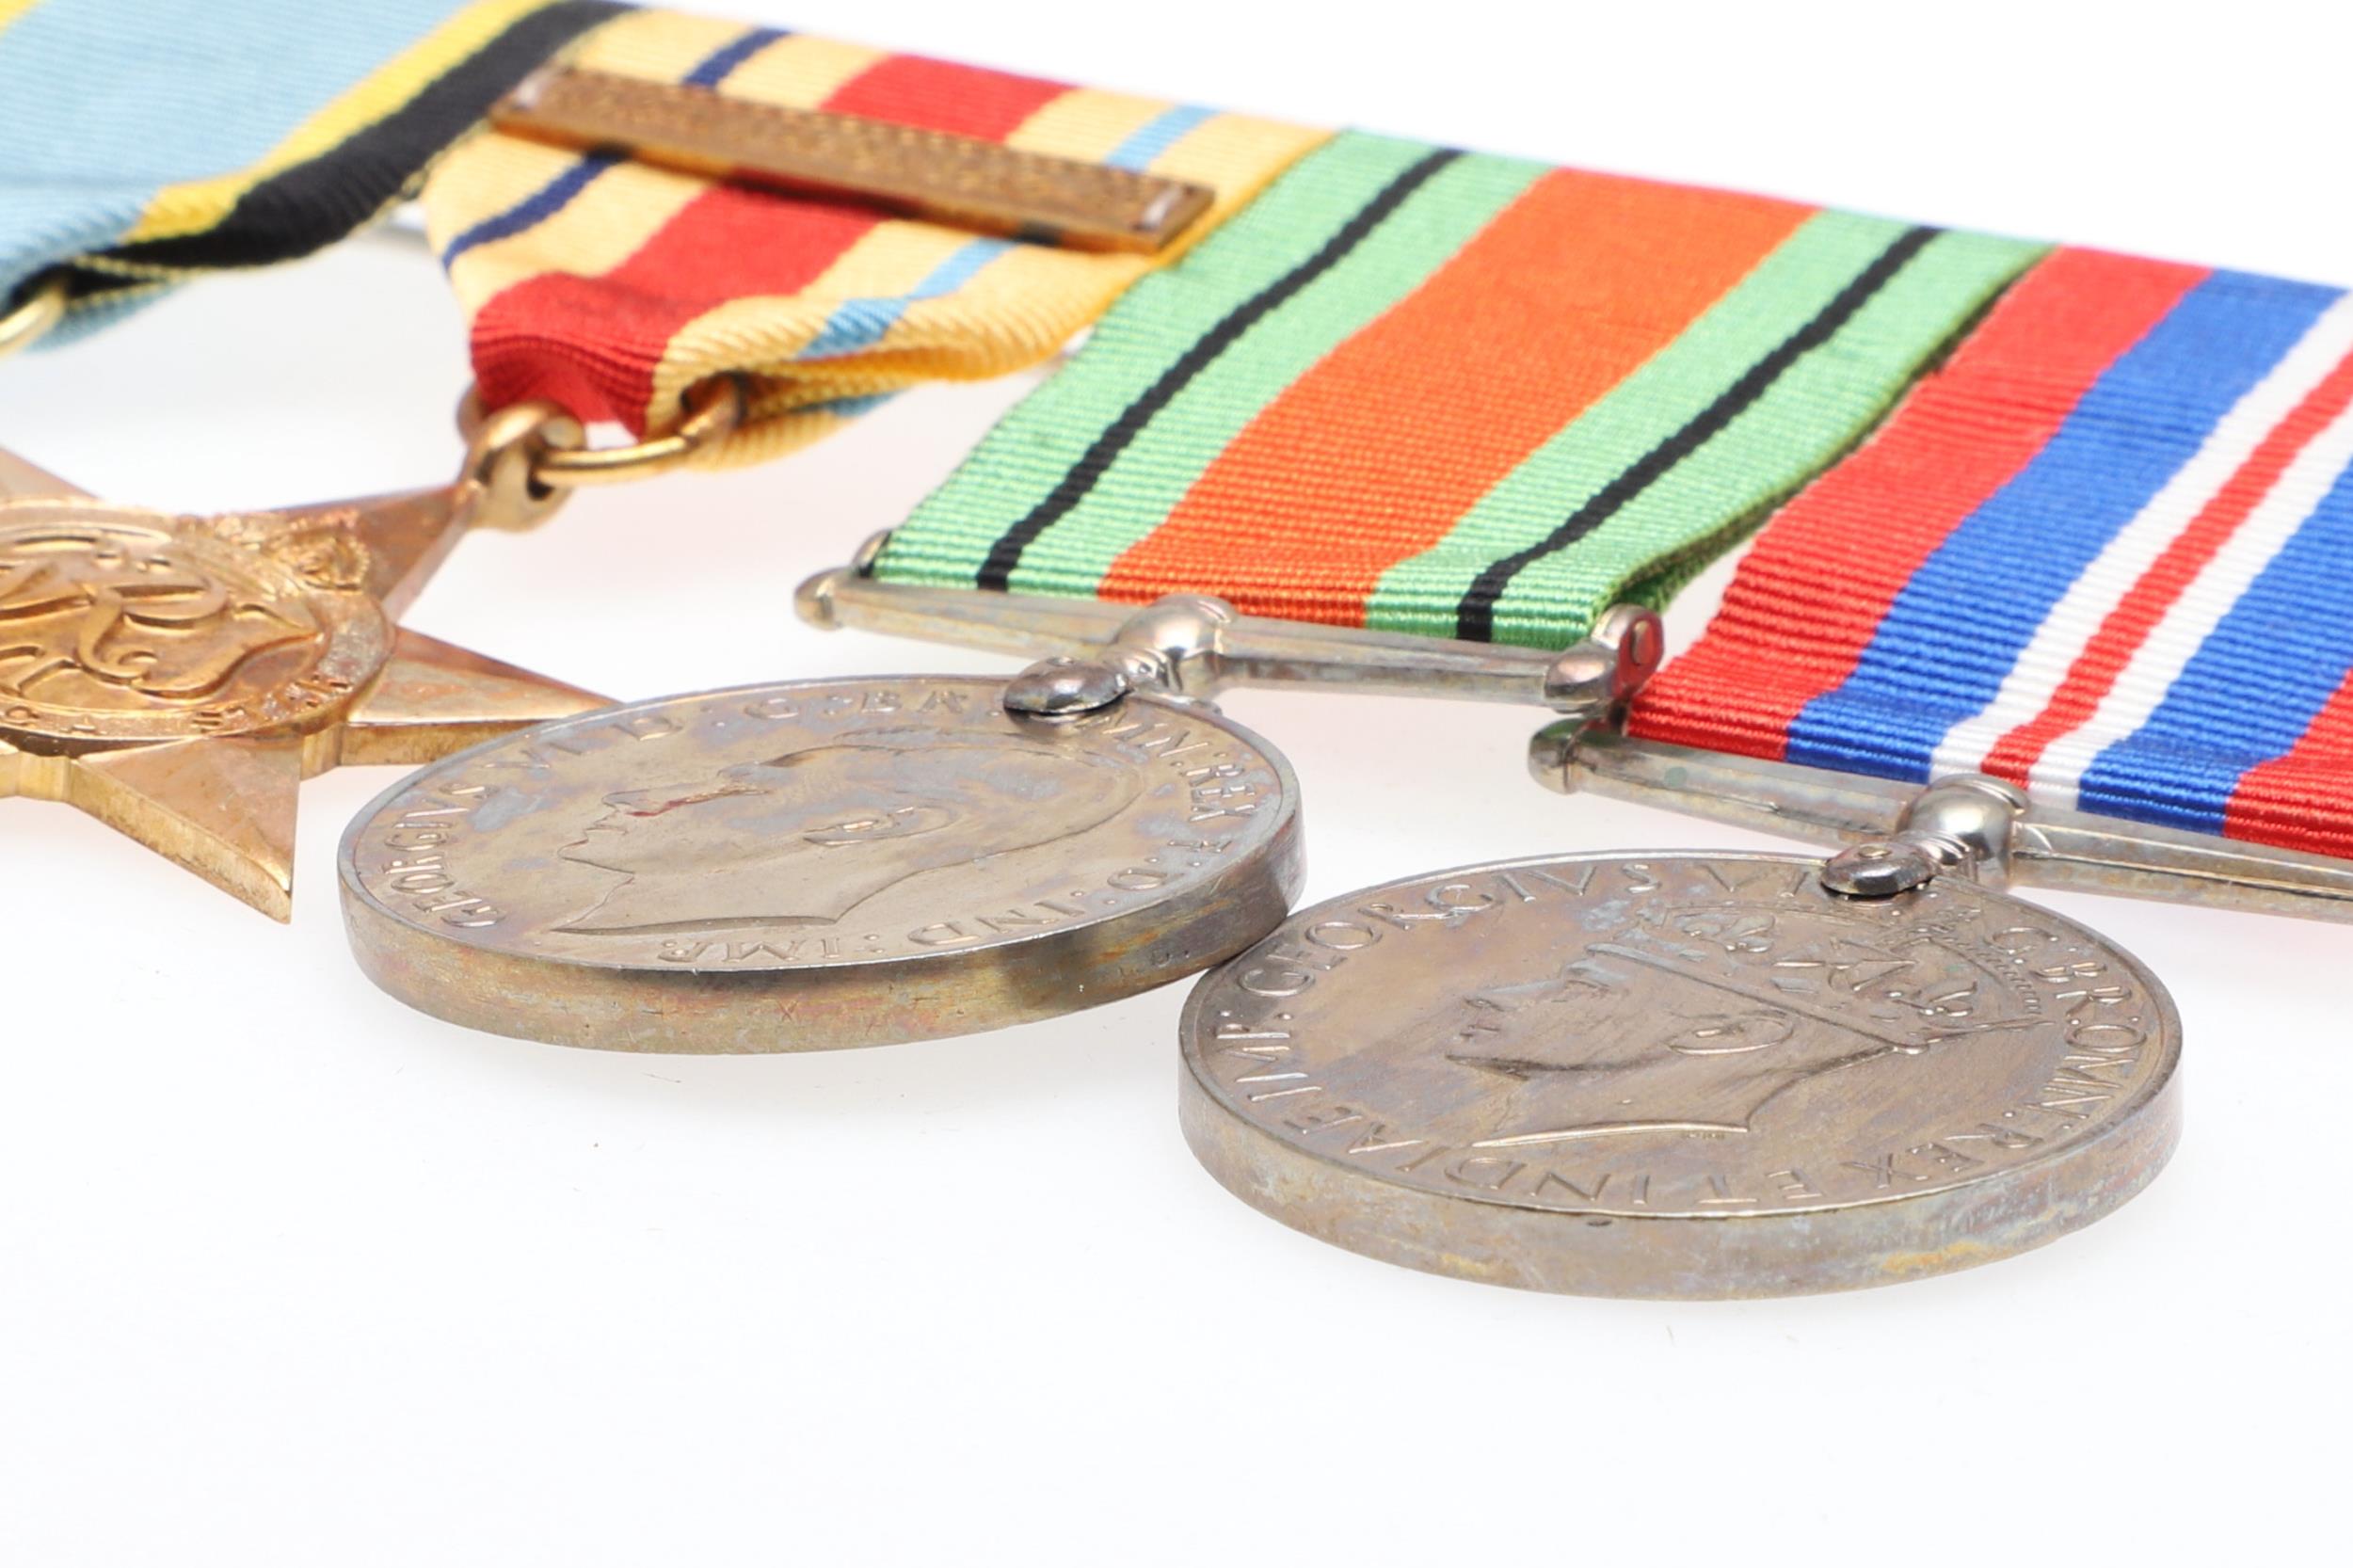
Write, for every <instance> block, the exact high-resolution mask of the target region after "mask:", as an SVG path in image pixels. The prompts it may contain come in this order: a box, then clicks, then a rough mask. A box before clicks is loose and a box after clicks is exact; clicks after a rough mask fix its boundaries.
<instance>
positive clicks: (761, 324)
mask: <svg viewBox="0 0 2353 1568" xmlns="http://www.w3.org/2000/svg"><path fill="white" fill-rule="evenodd" d="M574 60H575V63H577V64H578V65H579V66H580V67H582V68H584V69H586V70H593V71H599V72H611V73H615V74H619V75H627V76H635V77H639V78H642V79H647V80H653V81H660V82H665V83H682V84H688V85H691V86H694V87H697V88H709V89H711V90H712V91H715V92H717V93H719V94H722V95H724V96H728V97H738V98H744V99H749V100H753V101H756V102H760V103H764V104H781V105H785V106H787V107H792V108H800V109H815V110H821V111H824V112H827V113H832V114H840V115H855V116H860V117H863V118H867V119H872V120H886V121H889V122H892V123H895V124H900V125H906V126H913V127H918V128H920V129H924V130H930V131H939V132H946V133H949V134H952V135H954V136H968V137H975V138H980V139H984V140H987V141H993V142H998V143H1001V144H1003V145H1005V146H1007V147H1011V148H1016V149H1019V150H1024V151H1028V152H1040V153H1048V154H1052V155H1055V156H1059V157H1066V158H1074V159H1080V160H1084V161H1087V162H1092V163H1102V164H1109V165H1112V166H1114V167H1117V168H1127V169H1132V170H1141V171H1148V172H1151V173H1154V174H1160V175H1167V176H1170V177H1172V178H1176V179H1180V180H1187V181H1192V182H1196V183H1199V184H1206V185H1209V186H1210V187H1212V188H1213V189H1214V190H1215V191H1216V193H1217V201H1216V204H1215V205H1214V206H1213V207H1212V208H1211V209H1210V211H1209V214H1208V215H1207V216H1205V217H1204V218H1203V219H1201V220H1200V221H1198V222H1196V223H1195V224H1194V225H1193V227H1192V228H1191V229H1190V230H1188V231H1187V232H1186V233H1185V235H1184V236H1182V237H1180V238H1179V239H1178V240H1177V242H1176V243H1175V244H1173V245H1171V246H1170V247H1169V248H1166V249H1165V250H1163V251H1161V252H1160V253H1157V254H1154V255H1137V254H1120V253H1112V254H1106V253H1098V252H1090V251H1082V250H1076V249H1067V248H1058V247H1055V246H1051V245H1043V244H1025V243H1021V242H1019V241H1015V240H1007V239H1001V238H997V237H992V236H985V235H979V234H976V233H974V232H971V231H970V230H966V229H960V228H957V227H954V226H952V225H949V224H944V223H938V222H932V221H926V220H921V219H917V218H908V217H894V216H890V215H888V213H886V212H884V211H883V210H881V209H879V208H877V207H874V206H872V205H868V204H862V203H859V202H856V201H853V200H828V199H825V198H823V197H815V196H805V195H797V194H788V193H783V192H778V191H775V190H769V189H763V188H760V187H758V186H755V185H751V184H737V183H728V182H725V181H714V180H712V179H708V178H703V177H699V176H696V175H694V174H689V173H682V172H679V171H677V170H675V169H671V168H658V167H655V166H654V165H653V164H651V163H649V162H646V161H640V160H632V159H629V158H626V157H623V156H619V155H617V154H615V153H610V152H604V153H599V152H573V151H569V150H566V149H563V148H558V147H553V146H550V145H546V144H544V143H541V142H538V141H534V140H529V139H525V138H523V137H520V136H504V135H486V136H477V137H474V138H472V139H471V140H469V141H468V142H466V143H465V144H464V145H463V146H461V147H460V148H458V149H457V150H456V152H453V153H452V155H451V156H450V157H449V158H448V159H447V160H445V161H444V162H443V163H442V164H441V165H440V167H439V168H437V169H436V170H435V172H434V175H433V177H432V179H431V181H430V182H429V183H428V184H427V186H426V189H425V197H424V200H425V207H426V213H427V217H428V221H429V225H430V230H431V233H432V237H433V243H434V247H435V248H436V250H437V251H438V252H439V254H440V257H441V259H442V262H443V264H444V265H446V266H447V268H448V270H449V275H450V280H451V282H452V283H453V284H454V285H455V287H456V292H457V296H458V299H459V301H460V302H461V304H462V305H463V306H464V308H465V311H466V314H467V318H468V320H469V322H470V323H471V330H472V348H473V360H474V375H475V378H476V380H477V382H478V384H479V385H480V387H481V390H482V393H483V396H484V398H485V399H486V401H487V402H488V403H489V404H490V405H491V406H493V407H496V406H500V405H503V404H508V403H513V402H517V401H520V400H522V399H526V398H548V399H552V401H554V402H556V403H559V404H561V405H563V406H564V407H565V408H567V409H568V410H569V411H570V412H571V413H573V414H574V415H576V416H577V417H579V418H581V419H583V420H585V421H591V422H594V421H601V420H610V421H614V422H617V423H619V424H624V425H626V426H628V427H629V428H630V429H631V430H632V431H635V432H637V433H639V434H645V433H647V432H648V431H661V430H665V429H667V428H669V427H671V426H673V425H675V424H677V423H678V420H679V418H680V395H681V394H682V393H683V392H685V391H686V390H687V389H689V388H691V387H693V386H694V385H696V383H697V382H701V381H704V380H707V379H709V378H710V377H712V376H719V375H724V374H735V375H742V376H747V377H749V379H750V381H751V390H750V413H749V417H748V418H747V419H746V420H745V421H744V424H743V425H742V426H741V427H740V428H739V429H738V430H737V431H736V432H735V433H734V434H733V435H732V436H730V437H729V438H728V440H727V441H726V442H725V443H723V444H722V445H721V446H719V447H718V448H717V449H716V450H715V453H714V456H716V458H717V460H719V461H722V462H725V461H744V460H750V459H754V458H758V457H761V456H770V455H773V454H775V453H777V452H780V451H783V450H786V449H788V448H790V447H792V446H795V445H799V444H801V443H803V442H805V441H807V440H811V439H813V438H815V437H817V436H819V435H822V434H824V433H825V432H826V431H828V430H830V429H832V428H834V427H836V426H837V425H839V424H840V423H841V422H842V421H843V420H844V419H846V418H849V417H850V416H852V415H855V414H856V413H858V412H861V411H863V410H864V409H865V408H869V407H872V405H873V404H874V403H875V402H876V401H878V400H879V399H881V398H883V397H885V396H887V395H888V394H889V393H891V392H897V391H900V390H902V389H903V388H905V387H907V386H910V385H913V384H915V383H917V382H920V381H923V380H928V379H933V378H938V377H946V378H955V379H964V378H971V377H979V376H995V375H1000V374H1003V373H1005V372H1008V371H1013V370H1017V369H1020V368H1022V367H1024V366H1027V365H1031V364H1034V363H1037V362H1039V361H1041V360H1046V359H1047V358H1048V357H1050V356H1051V355H1052V354H1054V353H1055V352H1056V351H1057V350H1059V349H1060V348H1061V347H1062V345H1063V344H1064V343H1065V342H1066V341H1068V339H1069V338H1070V337H1071V336H1072V334H1074V333H1076V332H1077V331H1078V330H1079V329H1080V328H1083V327H1084V326H1086V325H1087V324H1088V323H1089V322H1091V321H1092V320H1094V319H1095V317H1096V315H1097V314H1099V313H1100V312H1102V311H1103V309H1104V308H1105V307H1106V306H1108V305H1109V304H1110V303H1111V301H1112V299H1114V298H1116V297H1117V296H1119V294H1120V293H1121V292H1122V291H1123V290H1125V289H1126V288H1128V285H1130V284H1131V283H1133V282H1134V281H1135V280H1137V279H1138V278H1140V277H1142V276H1144V274H1145V273H1146V272H1148V271H1150V270H1151V269H1152V268H1153V267H1155V266H1157V265H1160V264H1165V263H1166V262H1168V261H1171V260H1173V259H1174V258H1175V257H1176V256H1177V255H1179V254H1181V253H1182V251H1183V248H1184V246H1185V244H1186V242H1187V241H1188V240H1190V239H1193V238H1197V237H1198V235H1200V234H1201V233H1204V232H1208V231H1209V228H1210V227H1211V226H1212V225H1213V224H1215V223H1216V222H1217V221H1218V220H1220V219H1221V218H1223V217H1224V216H1225V215H1226V214H1228V213H1230V212H1232V211H1234V210H1236V209H1237V208H1239V207H1241V206H1242V205H1243V204H1244V203H1246V202H1248V201H1249V200H1251V199H1252V198H1253V197H1254V196H1256V195H1257V193H1258V191H1259V190H1260V189H1261V188H1262V187H1263V186H1264V184H1266V182H1267V181H1268V180H1270V179H1272V178H1273V176H1274V175H1275V174H1276V173H1277V172H1278V171H1280V170H1281V169H1282V168H1284V167H1285V166H1287V165H1288V164H1289V163H1290V162H1291V161H1292V160H1293V159H1295V158H1297V157H1298V156H1299V155H1300V154H1301V153H1303V152H1306V151H1307V150H1308V149H1309V148H1311V147H1313V146H1315V145H1316V144H1318V143H1319V142H1321V141H1322V140H1323V139H1325V136H1326V133H1323V132H1321V131H1312V130H1305V129H1301V128H1299V127H1295V126H1289V125H1281V124H1276V123H1274V122H1273V121H1269V120H1251V119H1247V118H1244V117H1241V116H1237V115H1223V114H1214V113H1211V112H1209V111H1208V110H1205V109H1200V108H1195V107H1192V106H1189V105H1185V104H1171V103H1167V102H1163V101H1159V100H1153V99H1144V98H1131V97H1125V96H1122V95H1119V94H1116V93H1107V92H1097V91H1094V90H1092V89H1089V88H1074V87H1069V86H1065V85H1064V84H1062V83H1059V82H1048V81H1044V80H1041V79H1039V78H1036V77H1031V76H1017V75H1012V74H1009V73H1006V72H998V71H987V70H982V69H978V68H975V67H970V66H960V65H950V64H946V63H943V62H940V61H936V60H930V59H924V58H921V57H920V56H912V55H894V54H890V53H888V52H886V51H883V50H877V49H870V48H865V47H862V46H859V45H856V44H848V43H840V42H835V41H832V40H825V39H819V38H810V37H807V36H804V35H797V34H785V33H779V32H776V31H775V30H774V29H769V28H745V27H744V26H742V25H740V24H728V23H724V22H715V21H707V20H704V19H701V18H696V17H689V16H681V15H678V14H675V13H670V12H661V11H643V12H637V13H634V14H632V15H629V16H626V17H624V18H622V19H621V20H620V21H618V22H616V23H614V24H611V25H609V26H606V27H604V28H602V29H600V30H599V31H598V32H597V33H596V35H595V36H594V37H592V38H590V39H588V40H586V41H585V42H584V45H583V46H582V48H581V49H580V50H579V51H578V52H577V54H576V55H575V56H574Z"/></svg>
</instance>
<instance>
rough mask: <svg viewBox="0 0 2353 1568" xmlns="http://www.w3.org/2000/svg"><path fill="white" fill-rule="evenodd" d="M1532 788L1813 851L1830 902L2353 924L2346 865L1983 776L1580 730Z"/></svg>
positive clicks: (1545, 752) (1544, 750)
mask: <svg viewBox="0 0 2353 1568" xmlns="http://www.w3.org/2000/svg"><path fill="white" fill-rule="evenodd" d="M1529 771H1531V772H1532V773H1534V774H1535V776H1536V778H1537V780H1538V782H1540V783H1542V784H1544V785H1545V787H1546V788H1548V789H1553V790H1559V791H1561V792H1564V793H1567V792H1575V791H1578V790H1588V791H1591V792H1593V793H1595V794H1599V795H1609V796H1612V797H1614V798H1616V799H1619V800H1630V801H1634V802H1637V803H1639V804H1641V805H1644V806H1657V807H1663V808H1666V809H1668V810H1670V811H1680V812H1683V813H1685V814H1686V815H1689V816H1700V817H1708V818H1712V819H1714V820H1715V821H1717V822H1725V823H1732V824H1736V825H1738V826H1741V827H1751V828H1755V829H1757V830H1758V831H1760V832H1765V833H1775V834H1779V835H1781V836H1783V837H1784V838H1790V839H1797V840H1801V841H1804V842H1807V843H1819V844H1839V845H1844V846H1846V847H1845V848H1843V849H1842V850H1840V852H1839V853H1838V854H1836V855H1833V856H1831V857H1830V859H1829V860H1828V861H1826V862H1825V863H1824V865H1823V868H1822V880H1823V884H1824V885H1825V886H1826V887H1829V888H1832V889H1833V891H1838V892H1844V893H1848V894H1850V895H1853V896H1856V897H1865V898H1868V897H1883V896H1887V895H1891V894H1894V893H1898V892H1901V891H1903V890H1905V889H1907V888H1914V887H1917V886H1919V885H1920V884H1921V883H1923V882H1925V881H1927V880H1929V878H1930V877H1932V876H1936V875H1940V874H1942V875H1961V876H1967V877H1970V878H1972V879H1973V880H1975V881H1977V882H1979V883H1982V884H1984V885H1986V886H1988V887H1993V888H2000V887H2005V886H2008V885H2010V884H2013V883H2015V884H2018V885H2022V886H2026V887H2038V888H2073V889H2076V890H2078V891H2082V892H2089V893H2108V894H2112V895H2114V896H2116V897H2119V898H2141V899H2158V900H2162V901H2164V902H2166V903H2169V904H2203V905H2207V906H2209V907H2212V908H2217V909H2238V910H2248V911H2251V912H2254V913H2258V914H2269V915H2296V916H2300V917H2302V918H2303V919H2306V920H2345V921H2353V861H2345V860H2339V859H2335V858H2333V857H2331V856H2324V855H2311V854H2307V853H2305V852H2303V851H2300V850H2293V849H2274V848H2271V847H2270V846H2268V845H2265V844H2250V843H2241V842H2238V841H2236V840H2230V839H2218V838H2215V837H2212V836H2211V835H2208V834H2203V833H2190V832H2185V831H2183V830H2182V829H2179V828H2172V827H2162V826H2158V825H2156V824H2149V823H2137V822H2128V821H2125V820H2124V819H2122V818H2121V817H2103V816H2095V815H2093V814H2091V813H2089V812H2087V811H2067V810H2059V809H2057V808H2051V807H2044V806H2037V805H2033V804H2031V803H2030V802H2028V801H2027V799H2026V797H2025V795H2024V794H2023V793H2022V792H2019V791H2018V790H2017V789H2015V788H2013V787H2012V786H2010V785H2009V784H2007V783H2005V782H2003V781H2002V780H2000V779H1996V778H1989V777H1986V776H1983V775H1981V774H1961V775H1957V776H1949V777H1945V778H1940V779H1937V780H1936V781H1934V782H1933V783H1931V784H1929V785H1928V786H1927V787H1926V788H1925V789H1924V788H1922V787H1921V786H1919V785H1916V784H1904V783H1899V782H1897V781H1896V780H1893V779H1884V778H1871V777H1866V776H1861V775H1857V774H1845V773H1833V772H1832V771H1830V770H1829V769H1826V768H1809V767H1802V766H1800V765H1798V764H1796V763H1791V762H1770V761H1765V760H1761V759H1757V758H1753V757H1733V756H1726V755H1722V754H1720V753H1717V752H1711V751H1699V750H1695V749H1693V748H1691V747H1689V746H1679V745H1669V744H1664V743H1661V742H1657V741H1641V740H1634V739H1631V738H1629V737H1627V736H1625V735H1624V734H1621V733H1619V732H1618V731H1617V730H1616V729H1615V728H1612V727H1610V726H1607V725H1589V724H1585V723H1581V722H1579V721H1577V720H1575V719H1570V720H1563V721H1561V723H1558V724H1552V725H1547V726H1546V727H1545V728H1543V729H1542V730H1540V731H1538V732H1537V734H1536V737H1535V739H1534V740H1533V741H1532V742H1530V743H1529Z"/></svg>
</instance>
